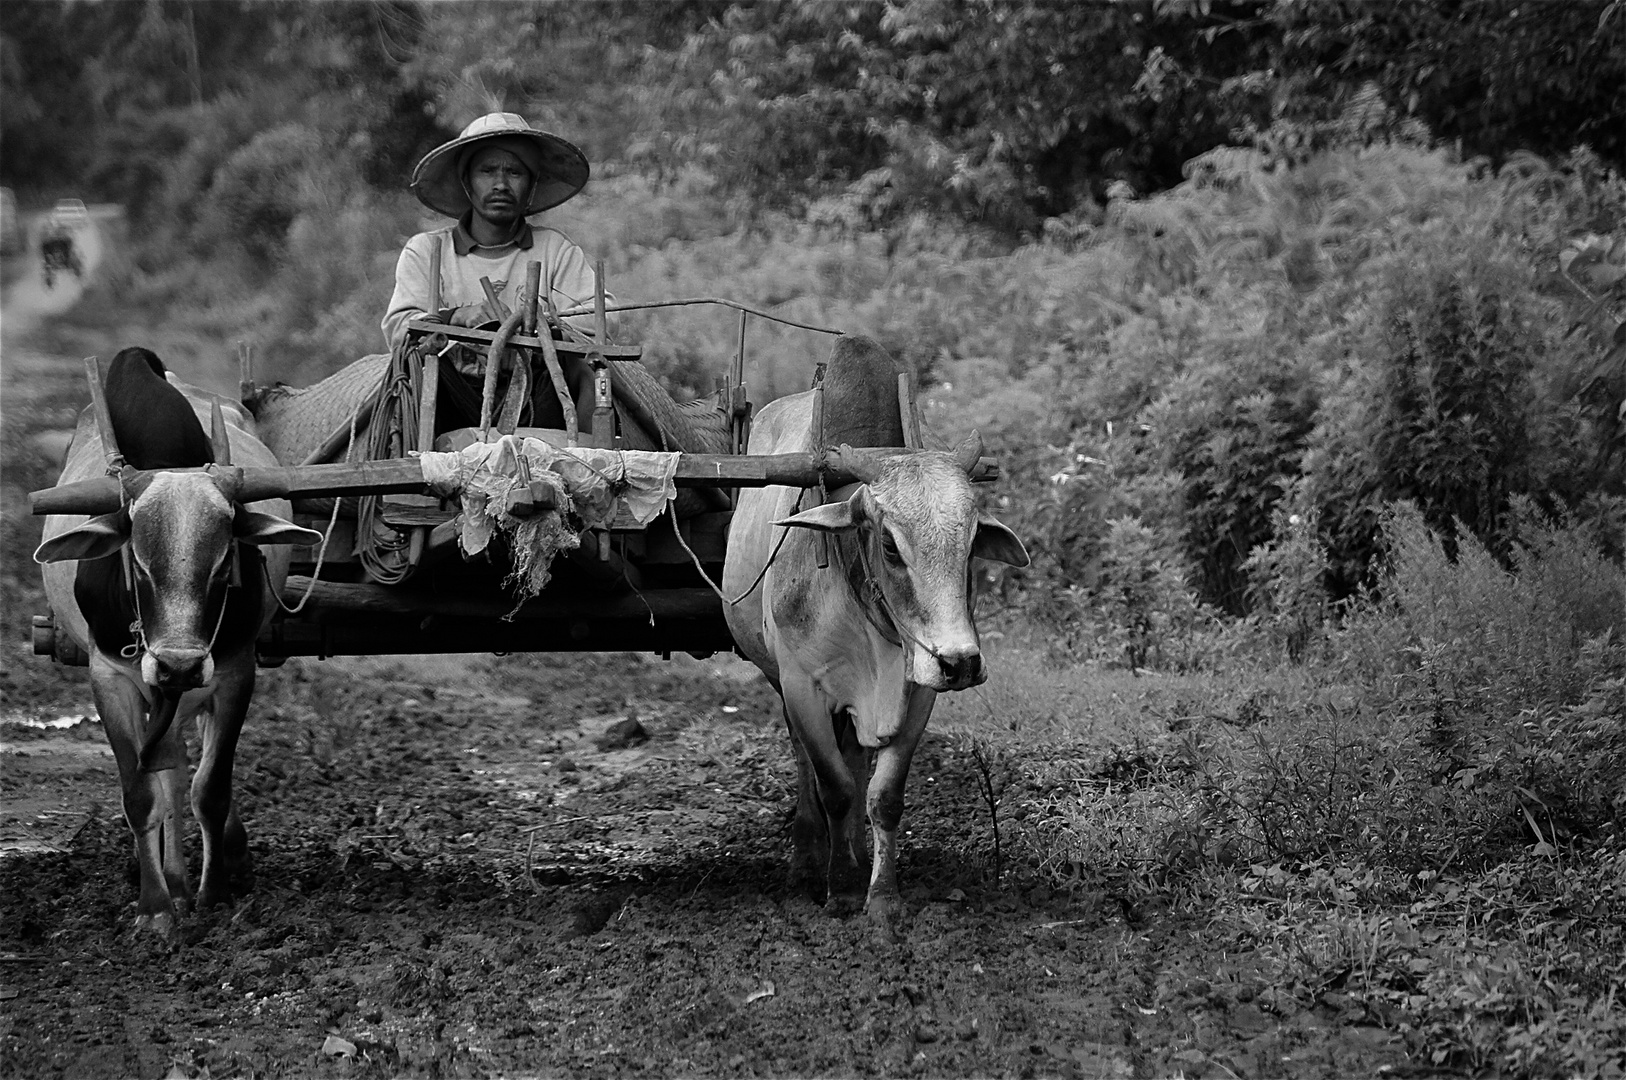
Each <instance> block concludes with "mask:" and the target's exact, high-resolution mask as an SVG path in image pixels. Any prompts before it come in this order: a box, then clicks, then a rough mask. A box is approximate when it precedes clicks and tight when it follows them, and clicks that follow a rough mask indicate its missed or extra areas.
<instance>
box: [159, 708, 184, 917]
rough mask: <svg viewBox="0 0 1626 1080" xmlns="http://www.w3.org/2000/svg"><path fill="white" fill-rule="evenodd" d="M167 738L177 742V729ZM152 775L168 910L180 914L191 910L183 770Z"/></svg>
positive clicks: (165, 771)
mask: <svg viewBox="0 0 1626 1080" xmlns="http://www.w3.org/2000/svg"><path fill="white" fill-rule="evenodd" d="M169 737H170V738H174V739H176V741H177V742H178V741H180V737H179V733H177V732H171V733H170V736H169ZM153 775H154V776H156V777H157V778H158V779H157V784H158V788H159V790H160V791H162V792H163V803H164V813H163V817H162V819H161V821H162V824H161V825H160V826H159V830H158V831H159V836H160V837H161V842H160V845H159V846H160V850H161V851H162V852H163V860H164V884H165V885H167V886H168V887H169V904H170V908H171V910H173V911H174V912H175V914H177V915H184V914H186V913H187V912H189V911H191V910H192V879H191V877H190V875H188V874H187V872H186V812H185V807H186V769H185V768H177V769H165V770H163V771H162V772H159V773H155V774H153Z"/></svg>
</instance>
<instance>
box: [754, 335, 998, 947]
mask: <svg viewBox="0 0 1626 1080" xmlns="http://www.w3.org/2000/svg"><path fill="white" fill-rule="evenodd" d="M842 356H847V357H849V358H857V359H859V360H862V361H864V362H867V363H871V364H872V365H881V368H882V370H881V377H880V378H879V379H874V380H872V383H873V385H874V387H875V389H874V392H872V393H868V394H867V396H868V397H869V398H871V399H873V400H881V401H883V402H885V403H886V404H885V406H884V407H885V408H887V409H894V408H895V405H894V404H893V403H895V402H896V384H895V383H893V382H891V372H892V368H891V361H890V358H887V357H886V356H885V354H884V352H882V351H881V350H880V349H879V347H878V346H875V345H874V344H873V343H872V342H867V341H864V340H862V339H859V340H858V341H853V340H852V339H845V341H844V344H842V345H838V347H837V356H836V358H834V359H833V361H832V366H833V367H834V366H835V359H840V358H841V357H842ZM827 385H828V382H827ZM863 396H866V395H865V394H858V395H846V396H845V397H844V398H843V400H847V401H851V400H854V398H855V397H863ZM813 408H814V395H813V394H812V392H808V393H803V394H798V395H794V396H791V397H786V398H781V399H779V400H777V401H774V402H772V403H770V404H769V405H768V406H767V407H766V408H764V409H763V410H762V412H761V414H760V415H759V416H758V418H757V420H756V421H755V423H754V424H753V427H752V432H751V440H750V452H751V453H752V454H783V453H792V452H809V451H812V450H813V449H814V445H813V438H814V437H813V434H812V432H813ZM894 415H895V413H894ZM842 451H843V460H844V462H845V463H847V464H848V465H849V466H850V467H852V469H853V472H854V474H855V475H857V476H859V477H860V479H861V481H862V482H861V483H858V484H854V485H851V486H849V487H848V488H845V489H840V490H837V491H834V492H831V493H830V498H829V500H828V501H826V502H825V503H824V504H823V505H818V506H812V507H811V508H808V509H802V507H803V506H804V505H807V503H809V502H810V501H813V500H811V499H809V498H808V496H809V494H810V493H809V492H804V491H799V490H796V489H792V488H785V487H767V488H759V489H756V490H751V491H746V492H743V493H742V494H741V496H740V499H739V503H738V506H737V507H736V509H735V512H734V518H733V522H732V524H731V526H730V529H729V538H728V551H727V555H726V559H725V564H724V572H723V588H724V591H725V592H726V593H727V594H728V595H729V596H730V597H734V596H738V595H739V594H740V593H741V592H743V591H745V590H746V589H747V588H749V587H750V586H751V584H752V583H753V582H754V581H756V580H757V578H758V576H759V575H761V587H760V588H758V589H755V590H753V591H752V592H751V593H750V595H749V596H747V597H746V598H745V599H744V600H742V601H740V602H739V603H738V604H735V605H733V606H731V607H729V608H728V612H727V617H728V623H729V627H730V629H731V630H732V632H733V634H734V640H735V642H736V644H737V645H738V646H739V648H740V650H741V652H742V653H744V655H745V656H746V658H747V659H749V660H750V661H751V662H752V663H754V664H756V665H757V667H759V668H761V669H762V671H763V673H764V674H766V675H767V676H768V678H769V679H770V680H771V681H772V682H773V684H774V686H775V688H776V689H777V690H778V691H779V694H780V697H781V698H782V700H783V702H784V707H785V720H786V724H787V726H788V727H789V728H790V734H791V741H792V743H793V746H794V749H795V753H796V761H797V768H798V790H797V802H796V818H795V822H794V824H793V826H792V840H793V844H794V853H793V857H792V864H791V879H792V885H793V886H798V887H799V886H807V887H809V888H811V889H812V890H813V891H815V892H816V891H817V889H818V886H819V885H820V884H821V882H822V883H823V884H825V885H826V886H827V889H828V895H829V901H828V903H829V906H830V907H831V908H832V909H833V910H835V911H837V912H845V911H851V910H856V908H857V907H858V905H859V903H860V902H861V901H863V902H864V903H865V906H866V908H867V910H868V912H869V913H870V915H872V916H874V917H877V918H879V919H881V920H882V921H883V922H884V923H886V924H887V925H888V927H890V926H891V924H892V923H893V922H894V921H895V919H896V917H897V916H898V915H899V914H900V913H901V901H900V898H899V893H898V882H897V830H898V823H899V821H900V819H901V818H902V815H903V789H904V781H905V780H906V778H907V776H908V772H909V762H910V758H911V757H912V756H913V754H914V751H915V747H916V745H917V744H918V743H919V742H920V738H921V735H922V734H923V732H924V731H925V728H926V722H927V720H928V719H929V718H930V716H931V711H932V705H933V703H934V702H935V700H936V698H937V695H938V694H939V693H940V692H942V691H945V690H963V689H966V688H967V687H971V686H975V685H977V684H979V683H981V682H982V681H983V680H984V679H985V678H986V674H985V672H984V669H983V664H982V652H981V647H980V644H979V641H978V637H977V628H976V625H975V623H974V622H973V619H972V614H971V611H970V607H969V581H970V569H971V558H972V556H977V557H980V558H984V559H992V560H996V561H999V562H1004V563H1009V564H1011V565H1014V566H1026V565H1027V563H1028V556H1027V552H1026V551H1025V550H1024V549H1023V547H1022V544H1021V541H1019V540H1018V539H1017V538H1016V536H1015V535H1013V534H1012V533H1011V531H1010V530H1009V529H1007V528H1006V527H1005V526H1004V525H1002V524H1000V523H999V522H998V521H995V520H994V519H993V518H991V517H988V516H986V515H982V514H979V513H978V512H977V506H976V497H975V495H974V493H973V491H972V486H971V483H970V480H969V477H968V474H969V472H970V470H971V468H972V466H974V465H975V464H976V461H977V457H978V455H979V454H980V452H981V441H980V439H978V438H977V436H975V435H972V436H971V438H969V439H968V440H966V442H965V443H964V444H962V445H961V447H960V448H959V449H958V450H957V451H956V452H955V453H954V454H948V453H942V452H937V451H925V450H914V451H895V452H891V453H876V452H871V453H868V454H865V453H863V452H854V451H853V450H852V449H851V448H850V447H846V446H843V447H842ZM781 529H786V530H789V531H788V533H786V534H783V535H782V534H781V533H780V530H781ZM821 545H827V547H826V551H827V557H826V558H825V559H823V561H825V562H827V564H828V565H827V566H826V567H825V568H822V569H821V568H820V567H819V562H820V561H821ZM776 546H778V547H779V550H778V554H777V555H775V554H774V550H775V547H776ZM765 567H766V569H764V568H765ZM871 761H873V772H872V773H871V771H870V768H869V765H870V764H871ZM866 775H867V776H868V777H869V779H868V785H867V791H866V792H865V793H864V794H865V798H864V801H863V807H864V809H865V810H866V811H867V814H868V819H869V824H870V826H871V831H872V833H873V842H874V848H873V860H872V865H871V872H870V880H869V886H868V894H867V900H865V899H864V898H865V889H864V882H863V872H862V869H861V863H862V860H863V855H864V834H863V817H862V816H861V815H860V813H859V809H860V799H859V795H860V791H861V790H862V789H863V788H864V783H865V777H866Z"/></svg>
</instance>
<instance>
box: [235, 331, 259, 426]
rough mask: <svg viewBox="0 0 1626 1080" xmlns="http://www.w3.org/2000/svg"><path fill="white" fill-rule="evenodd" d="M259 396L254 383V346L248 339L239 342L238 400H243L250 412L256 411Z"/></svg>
mask: <svg viewBox="0 0 1626 1080" xmlns="http://www.w3.org/2000/svg"><path fill="white" fill-rule="evenodd" d="M258 398H259V388H258V387H256V386H255V385H254V346H252V345H250V344H249V343H248V342H246V341H239V342H238V343H237V400H238V401H241V402H242V403H243V405H244V406H245V407H246V408H247V409H248V411H249V412H253V411H254V403H255V401H256V400H257V399H258Z"/></svg>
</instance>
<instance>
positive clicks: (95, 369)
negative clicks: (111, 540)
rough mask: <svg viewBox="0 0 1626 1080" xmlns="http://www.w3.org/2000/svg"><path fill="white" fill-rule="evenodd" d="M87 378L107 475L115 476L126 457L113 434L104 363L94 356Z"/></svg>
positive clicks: (87, 364) (89, 359)
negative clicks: (103, 379)
mask: <svg viewBox="0 0 1626 1080" xmlns="http://www.w3.org/2000/svg"><path fill="white" fill-rule="evenodd" d="M85 378H86V379H88V380H89V381H90V407H91V411H92V413H93V414H94V415H95V417H96V434H97V435H98V436H100V437H101V440H102V458H103V460H104V461H105V463H106V465H107V475H109V476H113V475H115V474H116V473H118V472H119V470H121V469H123V468H124V455H123V454H121V453H119V440H118V437H117V436H115V435H114V434H113V414H112V413H110V412H108V410H107V384H106V383H104V382H103V381H102V362H101V361H100V360H98V359H97V358H96V357H94V356H87V357H85ZM121 504H122V503H121ZM117 509H118V507H117V506H115V507H113V510H117ZM113 510H103V511H101V513H104V514H110V513H112V512H113Z"/></svg>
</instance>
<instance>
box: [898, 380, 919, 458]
mask: <svg viewBox="0 0 1626 1080" xmlns="http://www.w3.org/2000/svg"><path fill="white" fill-rule="evenodd" d="M898 417H899V419H901V420H902V421H903V445H905V446H908V447H912V448H913V449H916V450H919V449H920V448H921V445H922V444H921V441H920V405H919V404H918V403H917V401H916V399H915V377H914V374H913V373H911V372H908V371H900V372H898Z"/></svg>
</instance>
